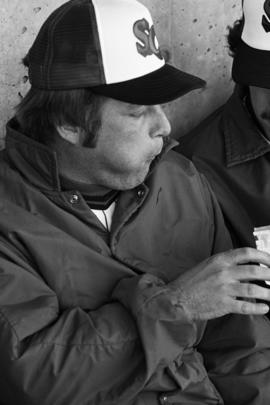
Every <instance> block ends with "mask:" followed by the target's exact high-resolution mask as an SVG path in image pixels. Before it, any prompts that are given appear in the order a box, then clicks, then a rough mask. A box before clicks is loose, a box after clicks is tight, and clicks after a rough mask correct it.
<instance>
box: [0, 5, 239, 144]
mask: <svg viewBox="0 0 270 405" xmlns="http://www.w3.org/2000/svg"><path fill="white" fill-rule="evenodd" d="M141 1H142V2H143V3H144V4H145V5H147V6H148V7H149V8H150V10H151V12H152V15H153V18H154V21H155V27H156V31H157V35H158V38H159V42H160V44H161V46H162V49H163V51H164V52H165V54H166V56H167V58H168V60H169V62H171V63H173V64H175V65H177V66H178V67H179V68H181V69H183V70H186V71H188V72H190V73H193V74H195V75H198V76H200V77H202V78H204V79H205V80H206V81H207V83H208V84H207V87H206V88H205V89H204V90H196V91H194V92H192V93H191V94H189V95H186V96H184V97H182V98H181V99H179V100H177V101H175V102H173V103H170V104H169V105H167V106H166V107H165V108H166V111H167V112H168V115H169V117H170V119H171V122H172V127H173V135H174V136H175V137H177V138H179V137H180V136H182V135H183V134H184V133H186V132H187V131H188V130H189V129H191V128H192V127H193V126H194V125H195V124H196V123H197V122H199V121H200V120H201V119H202V118H203V117H204V116H205V115H207V114H208V113H209V112H210V111H212V110H213V109H214V108H215V107H217V106H219V105H220V104H221V103H222V102H223V101H224V100H225V99H226V98H227V96H228V95H229V93H230V92H231V89H232V82H231V80H230V67H231V58H230V57H229V56H228V54H227V49H226V39H225V34H226V27H227V25H228V24H231V23H232V22H233V21H234V20H235V19H236V18H238V17H239V16H240V4H241V1H240V0H203V1H202V0H141ZM64 2H65V1H63V0H53V1H52V0H0V54H1V58H0V89H1V91H0V142H1V140H3V138H4V133H5V129H4V127H5V123H6V121H7V119H9V118H10V117H11V116H12V115H13V108H14V107H15V105H16V104H17V103H18V102H19V100H20V98H21V97H23V96H24V94H25V93H26V92H27V90H28V88H29V83H28V77H27V71H26V70H25V68H24V67H23V65H22V64H21V59H22V57H23V56H24V55H25V54H26V53H27V50H28V48H29V47H30V46H31V44H32V42H33V39H34V37H35V35H36V33H37V32H38V29H39V27H40V26H41V24H42V22H43V21H44V20H45V18H46V17H47V16H48V15H49V14H50V13H51V11H52V10H53V9H55V8H56V7H58V6H59V5H60V4H62V3H64Z"/></svg>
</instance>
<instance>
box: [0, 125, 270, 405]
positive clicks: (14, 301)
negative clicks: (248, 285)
mask: <svg viewBox="0 0 270 405" xmlns="http://www.w3.org/2000/svg"><path fill="white" fill-rule="evenodd" d="M0 195H1V199H0V359H1V362H0V395H1V402H3V403H4V404H5V405H15V404H16V405H17V404H18V405H19V404H20V405H90V404H91V405H92V404H95V405H99V404H100V405H131V404H132V405H135V404H136V405H157V404H158V403H159V402H158V401H159V398H160V395H161V394H163V393H166V394H168V397H169V400H168V402H165V403H174V404H176V403H177V404H185V405H187V404H189V405H202V404H205V405H207V404H209V405H210V404H211V405H212V404H222V403H223V401H222V399H221V396H220V394H219V393H218V391H217V389H216V388H215V387H214V385H213V383H212V381H213V382H214V384H215V385H216V387H217V388H218V390H219V391H220V393H221V395H222V396H223V397H224V398H225V403H226V404H228V405H233V404H235V405H236V404H237V405H241V404H243V405H244V404H245V405H251V404H252V405H254V404H256V405H259V404H260V405H264V404H265V403H267V400H268V399H269V398H270V387H269V384H266V383H265V381H269V378H270V339H269V336H270V328H269V324H268V321H266V320H265V319H264V318H263V317H249V316H246V317H245V316H242V317H241V316H233V315H232V316H227V317H222V318H219V319H217V320H215V321H211V322H208V324H206V323H205V322H191V321H190V320H189V319H188V318H187V316H186V314H185V311H184V309H183V308H182V307H181V306H179V304H177V299H176V298H177V291H175V292H173V291H172V290H171V289H169V287H168V286H167V283H168V281H170V280H173V279H174V278H176V277H177V276H178V275H179V274H181V272H183V271H186V270H188V269H189V268H191V267H193V266H194V265H196V264H197V263H199V262H201V261H202V260H204V259H205V258H207V257H208V256H210V255H212V254H214V253H217V252H220V251H223V250H227V249H228V248H230V247H231V242H230V239H229V237H228V234H227V232H226V229H225V228H224V224H223V219H222V216H221V214H220V211H219V207H218V204H217V203H216V201H215V198H214V197H213V194H212V192H211V191H210V190H209V187H208V185H207V183H206V182H205V180H204V179H203V178H202V177H201V176H200V175H199V174H198V172H197V171H196V170H195V169H194V167H193V165H192V164H191V163H190V162H189V161H188V160H186V159H185V158H183V157H181V156H180V155H179V154H176V153H174V152H169V153H168V154H167V155H166V156H165V157H164V158H163V159H162V160H161V161H160V162H159V164H158V165H157V167H156V168H155V169H154V170H153V172H152V174H151V175H150V176H149V178H148V179H147V181H146V182H145V184H142V185H141V186H139V187H137V188H136V189H134V190H130V191H125V192H122V193H121V195H120V197H119V200H118V202H117V207H116V211H115V214H114V218H113V223H112V229H111V232H110V234H108V233H107V232H106V230H105V228H103V226H102V224H101V223H100V222H99V221H98V219H97V218H96V216H95V215H94V214H93V213H92V211H91V210H90V208H89V207H88V205H87V204H86V202H85V200H84V198H83V197H82V195H81V194H80V193H79V192H78V191H76V190H69V191H62V190H61V186H60V181H59V175H58V166H57V159H56V155H55V153H54V152H53V151H51V150H50V149H49V148H47V147H45V146H43V145H40V144H38V143H36V142H34V141H32V140H30V139H29V138H27V137H24V136H23V135H22V134H20V133H18V132H17V131H16V130H14V129H12V128H8V134H7V142H6V150H5V151H4V152H2V155H1V160H0ZM74 195H76V198H74ZM176 304H177V305H176ZM202 356H203V357H202ZM209 377H210V378H209ZM211 380H212V381H211Z"/></svg>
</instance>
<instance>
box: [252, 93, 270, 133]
mask: <svg viewBox="0 0 270 405" xmlns="http://www.w3.org/2000/svg"><path fill="white" fill-rule="evenodd" d="M249 90H250V99H251V104H252V107H253V111H254V113H255V115H256V118H257V120H258V123H259V125H260V127H261V129H262V130H263V133H264V135H265V136H266V137H267V138H268V139H269V140H270V89H264V88H261V87H255V86H250V87H249Z"/></svg>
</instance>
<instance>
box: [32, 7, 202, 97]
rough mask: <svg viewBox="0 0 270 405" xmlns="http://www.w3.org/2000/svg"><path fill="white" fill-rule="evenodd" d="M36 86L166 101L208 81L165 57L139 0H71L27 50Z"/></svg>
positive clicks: (56, 11) (148, 15) (55, 14)
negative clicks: (89, 89) (86, 90)
mask: <svg viewBox="0 0 270 405" xmlns="http://www.w3.org/2000/svg"><path fill="white" fill-rule="evenodd" d="M27 63H28V67H29V80H30V83H31V85H32V86H33V87H35V88H39V89H45V90H68V89H76V88H82V87H89V88H91V89H92V91H93V92H96V93H98V94H102V95H105V96H107V97H111V98H115V99H118V100H121V101H125V102H129V103H135V104H162V103H165V102H168V101H171V100H173V99H176V98H177V97H180V96H182V95H184V94H185V93H188V92H189V91H191V90H194V89H197V88H201V87H203V86H204V85H205V82H204V80H202V79H200V78H198V77H196V76H193V75H191V74H188V73H185V72H183V71H181V70H179V69H177V68H175V67H173V66H171V65H169V64H167V63H165V61H164V58H163V56H162V53H161V50H160V46H159V44H158V41H157V38H156V34H155V29H154V26H153V21H152V18H151V15H150V13H149V11H148V9H147V8H146V7H145V6H144V5H143V4H141V3H139V2H138V1H136V0H70V1H68V2H67V3H64V4H63V5H62V6H60V7H59V8H57V9H56V10H55V11H54V12H53V13H52V14H51V15H50V16H49V17H48V18H47V20H46V21H45V23H44V24H43V26H42V27H41V29H40V31H39V33H38V35H37V37H36V39H35V41H34V43H33V45H32V47H31V48H30V50H29V52H28V55H27Z"/></svg>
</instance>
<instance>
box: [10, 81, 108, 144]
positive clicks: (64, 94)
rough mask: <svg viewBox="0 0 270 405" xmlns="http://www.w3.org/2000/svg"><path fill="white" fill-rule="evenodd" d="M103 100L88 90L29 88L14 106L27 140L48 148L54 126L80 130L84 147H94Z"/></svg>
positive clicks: (52, 137) (54, 132) (52, 136)
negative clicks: (83, 133)
mask: <svg viewBox="0 0 270 405" xmlns="http://www.w3.org/2000/svg"><path fill="white" fill-rule="evenodd" d="M104 100H105V98H104V97H102V96H100V95H96V94H94V93H93V92H92V91H91V89H88V88H82V89H73V90H41V89H36V88H33V87H31V88H30V90H29V91H28V93H27V94H26V96H25V97H24V98H23V99H22V100H21V102H20V103H19V104H18V106H17V107H16V115H15V116H16V119H17V121H18V123H19V125H20V129H21V131H22V132H23V133H24V134H25V135H26V136H28V137H29V138H32V139H34V140H35V141H38V142H40V143H43V144H46V145H51V144H53V143H54V140H55V139H56V136H58V132H57V126H63V125H70V126H73V127H80V128H82V129H83V130H84V131H85V133H86V139H85V143H84V145H85V146H88V147H95V145H96V141H97V137H98V130H99V128H100V125H101V107H102V105H103V104H104V102H105V101H104Z"/></svg>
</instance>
